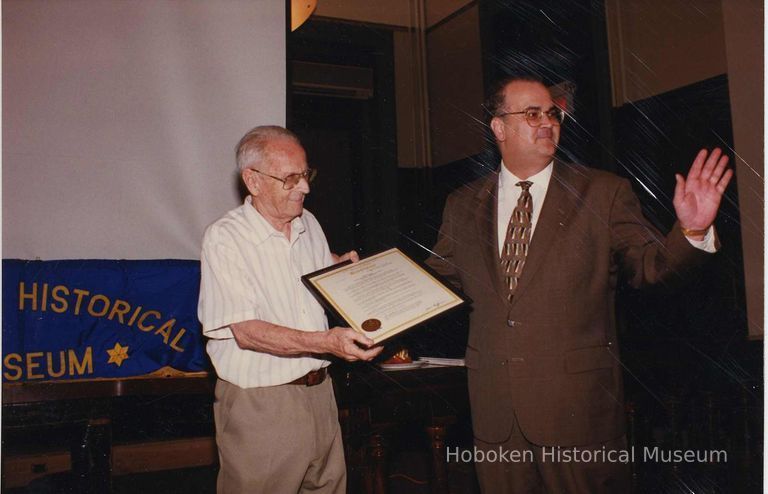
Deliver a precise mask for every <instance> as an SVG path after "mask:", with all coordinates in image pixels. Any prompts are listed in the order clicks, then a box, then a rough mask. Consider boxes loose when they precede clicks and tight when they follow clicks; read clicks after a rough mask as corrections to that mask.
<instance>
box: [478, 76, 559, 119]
mask: <svg viewBox="0 0 768 494" xmlns="http://www.w3.org/2000/svg"><path fill="white" fill-rule="evenodd" d="M518 81H526V82H538V83H539V84H541V85H543V86H546V85H545V84H544V79H543V78H541V77H539V76H537V75H535V74H530V73H518V74H508V75H506V76H504V77H502V78H501V79H498V80H496V81H495V82H494V83H493V84H491V86H490V89H489V90H488V99H486V100H485V105H484V106H485V111H486V112H488V119H489V120H490V119H491V118H493V117H495V116H496V115H497V114H498V112H499V108H501V107H502V106H503V105H504V88H506V87H507V85H508V84H510V83H512V82H518Z"/></svg>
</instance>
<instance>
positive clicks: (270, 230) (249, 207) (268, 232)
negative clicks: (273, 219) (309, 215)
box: [243, 195, 307, 244]
mask: <svg viewBox="0 0 768 494" xmlns="http://www.w3.org/2000/svg"><path fill="white" fill-rule="evenodd" d="M251 199H252V197H251V196H250V195H249V196H247V197H246V198H245V201H243V210H244V211H245V217H246V218H247V219H248V223H249V224H250V225H251V227H252V228H253V235H254V240H255V241H256V243H257V244H260V243H262V242H264V241H266V240H267V239H268V238H269V237H283V238H285V236H284V235H283V234H282V232H279V231H277V230H275V227H273V226H272V225H271V224H270V223H269V221H267V219H266V218H264V216H262V214H261V213H260V212H259V211H258V210H257V209H256V208H255V207H254V206H253V203H252V202H251ZM306 229H307V228H306V226H305V225H304V221H303V220H302V219H301V216H297V217H296V218H294V219H293V220H291V237H292V238H291V240H293V239H295V238H297V237H298V235H299V234H301V233H304V232H305V231H306Z"/></svg>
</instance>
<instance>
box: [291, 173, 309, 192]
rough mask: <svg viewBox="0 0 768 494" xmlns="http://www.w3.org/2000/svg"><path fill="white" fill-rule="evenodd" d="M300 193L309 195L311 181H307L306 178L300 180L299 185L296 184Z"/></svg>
mask: <svg viewBox="0 0 768 494" xmlns="http://www.w3.org/2000/svg"><path fill="white" fill-rule="evenodd" d="M294 188H295V189H296V190H298V191H299V192H303V193H304V194H309V180H307V178H306V177H301V178H300V179H299V183H297V184H296V187H294Z"/></svg>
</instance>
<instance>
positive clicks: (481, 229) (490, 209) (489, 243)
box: [475, 173, 501, 292]
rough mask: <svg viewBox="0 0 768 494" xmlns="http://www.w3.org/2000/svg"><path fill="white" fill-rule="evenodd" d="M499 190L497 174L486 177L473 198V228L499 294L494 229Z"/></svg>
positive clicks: (497, 254)
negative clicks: (475, 229) (475, 230)
mask: <svg viewBox="0 0 768 494" xmlns="http://www.w3.org/2000/svg"><path fill="white" fill-rule="evenodd" d="M498 188H499V179H498V173H491V174H490V175H488V178H487V180H486V181H484V182H482V185H481V187H480V190H479V191H478V192H477V195H476V196H475V201H476V202H475V226H476V228H477V238H478V240H479V242H480V243H481V245H480V250H481V251H482V252H483V261H485V265H486V268H487V269H488V273H489V274H490V277H491V282H492V283H493V287H494V289H495V290H496V291H497V292H499V289H500V288H501V286H500V284H501V279H500V262H499V247H498V245H499V241H498V238H497V237H498V233H497V229H496V225H497V220H496V218H497V210H498V207H497V203H498V201H497V199H496V197H497V194H498Z"/></svg>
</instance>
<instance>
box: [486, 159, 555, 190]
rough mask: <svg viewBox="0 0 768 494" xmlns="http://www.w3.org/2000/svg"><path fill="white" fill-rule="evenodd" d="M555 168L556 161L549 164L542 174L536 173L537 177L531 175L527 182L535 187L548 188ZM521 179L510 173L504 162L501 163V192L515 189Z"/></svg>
mask: <svg viewBox="0 0 768 494" xmlns="http://www.w3.org/2000/svg"><path fill="white" fill-rule="evenodd" d="M554 167H555V160H552V161H550V162H549V164H548V165H547V166H546V167H544V169H542V170H541V171H540V172H538V173H536V174H535V175H531V176H530V177H528V178H526V180H527V181H529V182H533V184H534V186H535V187H536V186H546V185H547V184H549V179H550V178H551V177H552V170H553V169H554ZM520 181H521V179H520V178H518V177H517V176H516V175H515V174H514V173H512V172H511V171H509V169H508V168H507V167H506V166H504V161H503V160H502V162H501V173H499V190H500V191H501V190H504V189H505V188H508V189H512V188H514V187H515V184H517V182H520Z"/></svg>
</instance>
